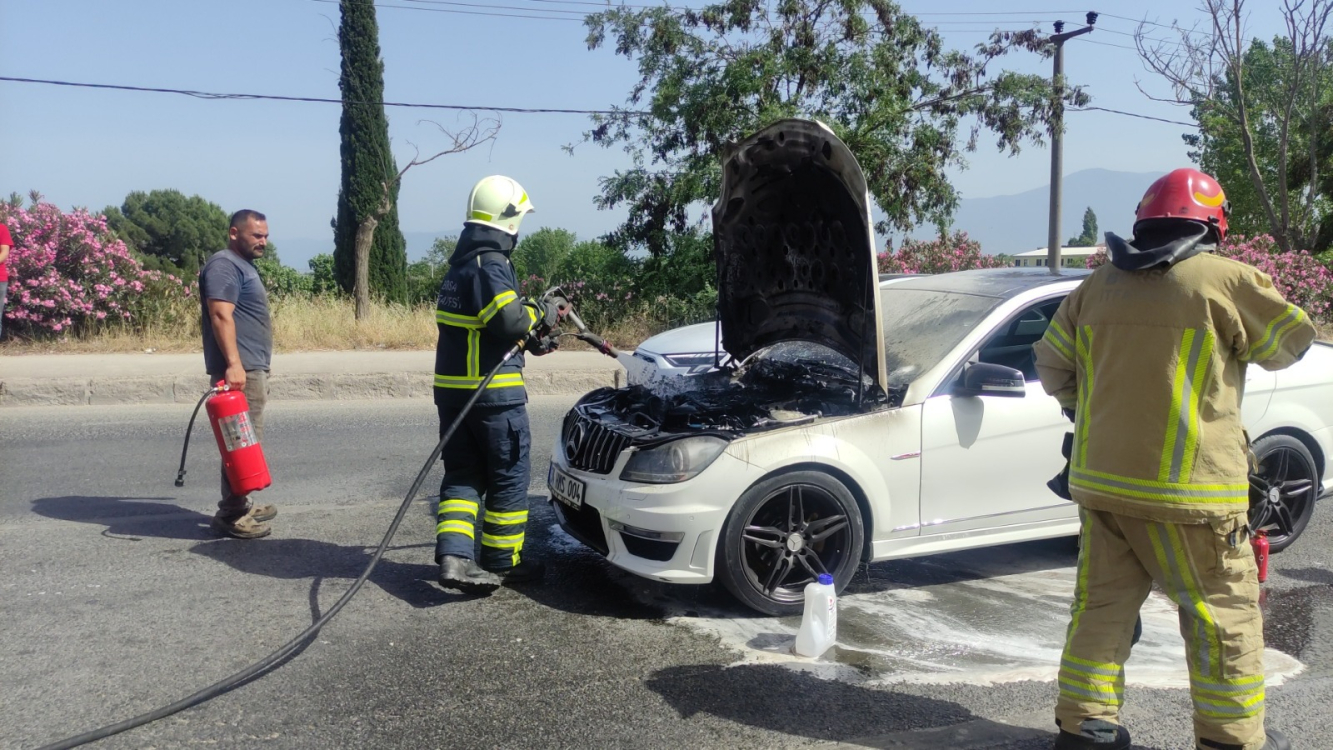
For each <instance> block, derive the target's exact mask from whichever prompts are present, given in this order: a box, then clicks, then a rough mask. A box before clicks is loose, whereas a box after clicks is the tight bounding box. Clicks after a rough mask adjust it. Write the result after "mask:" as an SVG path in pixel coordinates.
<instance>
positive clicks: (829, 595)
mask: <svg viewBox="0 0 1333 750" xmlns="http://www.w3.org/2000/svg"><path fill="white" fill-rule="evenodd" d="M836 640H838V599H837V594H835V593H834V591H833V576H831V575H829V574H828V573H821V574H820V576H819V581H818V582H815V583H808V584H806V585H805V613H804V614H803V615H802V616H801V629H800V630H799V631H797V633H796V653H797V654H799V655H800V656H808V657H810V658H812V659H814V658H818V657H819V656H820V655H821V654H823V653H824V652H825V651H827V650H828V648H829V646H832V645H833V643H834V641H836Z"/></svg>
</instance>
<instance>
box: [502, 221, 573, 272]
mask: <svg viewBox="0 0 1333 750" xmlns="http://www.w3.org/2000/svg"><path fill="white" fill-rule="evenodd" d="M578 239H579V238H578V237H576V236H575V235H574V233H573V232H571V231H569V230H567V229H552V228H550V227H542V228H541V229H538V230H537V231H535V232H533V233H532V234H530V235H527V236H525V237H523V238H522V239H520V240H519V242H518V247H516V248H514V255H513V261H514V270H515V271H516V272H518V277H519V278H520V279H526V278H528V277H529V276H538V277H540V278H543V279H547V280H550V279H553V278H555V277H556V276H557V275H559V271H560V266H561V264H562V263H564V261H565V259H566V258H567V257H569V254H570V252H571V251H573V249H574V245H575V244H577V243H578Z"/></svg>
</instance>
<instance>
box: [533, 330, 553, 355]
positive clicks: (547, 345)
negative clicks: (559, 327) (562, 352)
mask: <svg viewBox="0 0 1333 750" xmlns="http://www.w3.org/2000/svg"><path fill="white" fill-rule="evenodd" d="M536 333H537V332H536V331H533V332H532V333H530V334H528V346H527V351H528V352H529V353H531V354H532V356H534V357H540V356H542V355H543V354H550V353H551V352H553V351H555V350H556V349H559V348H560V340H559V339H557V338H556V337H555V336H537V335H536Z"/></svg>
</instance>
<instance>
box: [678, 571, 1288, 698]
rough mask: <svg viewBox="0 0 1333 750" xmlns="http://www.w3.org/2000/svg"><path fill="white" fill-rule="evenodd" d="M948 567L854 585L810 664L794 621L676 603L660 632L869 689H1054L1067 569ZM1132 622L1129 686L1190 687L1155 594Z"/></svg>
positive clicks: (1275, 673) (1164, 603) (1274, 656)
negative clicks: (1034, 684) (668, 628)
mask: <svg viewBox="0 0 1333 750" xmlns="http://www.w3.org/2000/svg"><path fill="white" fill-rule="evenodd" d="M983 557H984V556H983ZM1000 557H1004V555H1000ZM1071 559H1072V556H1071ZM957 562H958V560H957V559H956V558H953V559H948V560H944V559H941V558H935V561H931V559H930V558H924V559H922V560H920V561H912V562H910V563H908V564H906V565H904V566H903V567H906V568H908V572H909V573H911V572H912V570H916V571H918V572H922V573H924V574H932V575H922V576H921V578H924V579H925V580H932V579H933V580H938V579H939V578H940V576H939V575H937V574H938V573H939V572H940V571H941V570H946V569H947V570H948V571H949V572H950V574H951V575H949V576H947V578H949V579H952V580H948V581H947V582H942V583H923V584H919V585H913V584H912V583H911V582H904V583H896V582H895V583H894V584H887V583H880V584H878V585H879V588H878V590H876V589H877V585H876V582H875V581H873V580H872V581H870V582H869V583H863V582H857V583H854V584H853V585H852V587H850V588H849V592H851V593H849V594H844V595H843V596H842V597H840V598H839V611H838V643H837V646H835V647H834V648H833V649H831V650H830V651H829V652H827V653H826V654H824V656H823V657H822V658H821V659H819V660H811V659H805V658H802V657H797V656H795V655H793V654H792V653H791V646H792V643H793V641H794V640H795V637H796V631H797V629H798V628H799V626H800V618H799V617H788V618H774V617H747V616H745V615H744V614H742V613H741V611H740V610H739V608H736V609H726V608H725V605H724V606H722V607H714V608H709V607H700V606H699V604H698V602H694V603H692V604H690V605H689V607H688V609H689V610H690V614H688V615H687V614H685V610H686V609H687V607H686V606H685V605H684V604H682V603H680V602H674V601H667V602H666V603H665V606H666V607H667V609H668V612H669V614H670V616H669V621H670V622H672V623H674V624H677V625H680V626H683V627H687V628H690V629H691V630H695V631H698V632H701V633H705V634H707V635H711V636H715V637H716V638H718V639H719V640H720V641H721V642H722V643H723V644H724V645H726V646H729V647H731V648H733V649H735V650H737V651H738V652H739V653H740V654H741V657H740V660H739V662H738V663H742V664H753V663H765V664H784V665H788V666H791V667H793V668H799V669H803V670H809V671H812V672H815V673H817V674H820V675H822V676H825V677H828V678H831V679H847V680H852V681H856V682H862V683H865V682H869V683H871V684H890V683H904V682H907V683H958V682H962V683H969V684H979V685H987V684H994V683H1003V682H1014V681H1019V680H1054V679H1055V677H1056V672H1057V670H1058V665H1059V661H1060V654H1061V651H1062V649H1063V647H1064V637H1065V629H1066V627H1067V626H1068V624H1069V604H1070V601H1071V599H1072V595H1073V590H1074V568H1072V567H1053V568H1049V569H1045V570H1026V571H1023V572H1017V573H1005V572H1003V571H1005V570H1013V569H1014V567H1015V566H1010V565H1006V564H1005V562H1006V561H1005V560H1003V559H1001V560H998V561H996V560H992V562H998V563H999V564H998V565H995V566H990V565H982V566H979V567H981V568H992V569H991V570H980V569H978V570H962V569H960V567H959V566H958V565H957ZM968 562H969V563H971V562H973V561H972V560H969V561H968ZM946 565H947V566H948V567H947V568H946V567H944V566H946ZM967 567H968V568H973V567H978V566H973V565H971V564H969V565H968V566H967ZM1017 567H1021V566H1017ZM995 568H998V570H996V569H995ZM932 569H933V570H932ZM656 603H657V604H658V605H659V606H660V605H663V604H664V603H663V602H662V601H661V600H658V601H657V602H656ZM1141 615H1142V618H1143V636H1142V638H1141V640H1140V641H1139V643H1138V644H1137V645H1135V646H1134V649H1133V652H1132V654H1131V656H1130V659H1129V662H1128V663H1127V664H1126V667H1125V675H1126V681H1127V683H1128V684H1130V685H1141V686H1147V687H1161V688H1183V687H1188V685H1189V677H1188V672H1187V671H1186V665H1185V644H1184V640H1183V639H1182V638H1181V635H1180V625H1179V621H1178V620H1177V616H1176V607H1175V605H1174V604H1172V602H1171V601H1170V599H1168V598H1167V597H1166V596H1165V595H1164V594H1162V593H1160V592H1156V591H1154V592H1153V593H1152V595H1150V596H1149V598H1148V601H1147V602H1146V603H1145V604H1144V606H1143V609H1142V611H1141ZM1264 666H1265V671H1266V674H1267V680H1268V684H1269V685H1279V684H1281V683H1282V682H1283V681H1284V680H1285V679H1286V678H1288V677H1291V676H1293V675H1295V674H1297V673H1299V672H1300V671H1301V670H1302V669H1304V665H1302V664H1301V662H1299V661H1297V660H1296V659H1294V658H1292V657H1290V656H1288V655H1286V654H1283V653H1281V652H1279V651H1276V650H1273V649H1267V650H1266V651H1265V653H1264Z"/></svg>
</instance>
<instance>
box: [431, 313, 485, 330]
mask: <svg viewBox="0 0 1333 750" xmlns="http://www.w3.org/2000/svg"><path fill="white" fill-rule="evenodd" d="M435 322H436V323H439V324H440V325H446V326H454V327H455V328H485V327H486V324H485V323H482V322H481V318H478V317H475V316H472V315H459V314H458V313H451V312H445V311H443V310H436V311H435Z"/></svg>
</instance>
